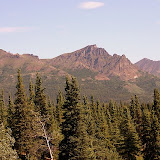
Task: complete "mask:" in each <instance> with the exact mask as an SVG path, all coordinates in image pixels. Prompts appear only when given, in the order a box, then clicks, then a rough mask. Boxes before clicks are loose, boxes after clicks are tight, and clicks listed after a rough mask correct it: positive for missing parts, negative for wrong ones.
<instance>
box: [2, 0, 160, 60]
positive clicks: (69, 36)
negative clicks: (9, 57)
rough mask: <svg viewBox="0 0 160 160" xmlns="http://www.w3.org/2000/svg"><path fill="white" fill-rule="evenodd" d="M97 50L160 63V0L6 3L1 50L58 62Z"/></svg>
mask: <svg viewBox="0 0 160 160" xmlns="http://www.w3.org/2000/svg"><path fill="white" fill-rule="evenodd" d="M93 44H96V45H97V46H98V47H100V48H105V49H106V51H107V52H108V53H109V54H111V55H113V54H115V53H116V54H119V55H122V54H125V55H126V57H127V58H129V59H130V60H131V61H132V62H133V63H135V62H137V61H139V60H140V59H142V58H149V59H152V60H160V0H91V1H89V0H88V1H87V0H0V48H1V49H3V50H6V51H8V52H11V53H19V54H24V53H30V54H34V55H38V56H39V57H40V58H54V57H56V56H58V55H60V54H63V53H69V52H72V51H75V50H78V49H81V48H83V47H85V46H87V45H93Z"/></svg>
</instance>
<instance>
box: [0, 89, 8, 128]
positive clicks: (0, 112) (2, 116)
mask: <svg viewBox="0 0 160 160" xmlns="http://www.w3.org/2000/svg"><path fill="white" fill-rule="evenodd" d="M0 123H3V125H4V126H6V125H7V108H6V106H5V103H4V92H3V90H2V91H1V93H0Z"/></svg>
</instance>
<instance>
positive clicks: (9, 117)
mask: <svg viewBox="0 0 160 160" xmlns="http://www.w3.org/2000/svg"><path fill="white" fill-rule="evenodd" d="M14 112H15V110H14V104H13V101H12V97H11V94H10V93H9V98H8V108H7V126H8V127H10V128H11V127H12V123H13V116H14Z"/></svg>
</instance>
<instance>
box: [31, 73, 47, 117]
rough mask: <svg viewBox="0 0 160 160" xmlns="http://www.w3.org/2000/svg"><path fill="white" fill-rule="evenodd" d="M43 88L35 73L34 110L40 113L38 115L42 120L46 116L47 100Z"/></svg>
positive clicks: (39, 78)
mask: <svg viewBox="0 0 160 160" xmlns="http://www.w3.org/2000/svg"><path fill="white" fill-rule="evenodd" d="M44 90H45V88H43V87H42V79H41V77H40V76H39V74H38V73H37V76H36V83H35V99H34V103H35V110H36V111H38V112H39V113H40V115H41V116H42V117H43V118H44V117H46V116H47V114H48V112H47V110H48V109H47V107H48V106H47V98H46V95H45V93H44Z"/></svg>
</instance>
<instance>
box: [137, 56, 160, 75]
mask: <svg viewBox="0 0 160 160" xmlns="http://www.w3.org/2000/svg"><path fill="white" fill-rule="evenodd" d="M135 65H136V66H138V67H139V69H141V70H142V71H145V72H148V73H150V74H153V75H156V76H160V61H152V60H150V59H147V58H144V59H142V60H140V61H138V62H137V63H135Z"/></svg>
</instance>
